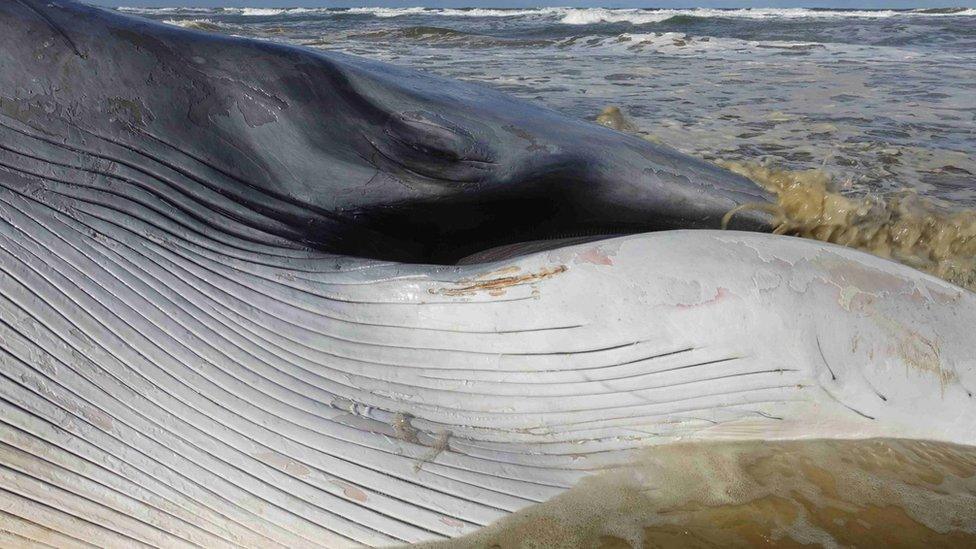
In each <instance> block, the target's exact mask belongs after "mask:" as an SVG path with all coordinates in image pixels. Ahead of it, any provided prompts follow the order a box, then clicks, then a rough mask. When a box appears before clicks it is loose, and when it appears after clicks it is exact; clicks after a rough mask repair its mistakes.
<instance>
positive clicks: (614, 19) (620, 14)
mask: <svg viewBox="0 0 976 549" xmlns="http://www.w3.org/2000/svg"><path fill="white" fill-rule="evenodd" d="M561 11H562V16H563V17H562V19H561V20H560V23H564V24H567V25H592V24H596V23H632V24H635V25H643V24H647V23H658V22H661V21H665V20H667V19H670V18H672V17H675V16H679V15H685V16H693V17H702V18H727V19H733V18H738V19H843V18H873V19H883V18H888V17H896V16H914V17H918V16H922V17H951V16H956V17H958V16H967V15H976V9H966V10H962V11H957V12H951V13H928V12H912V11H894V10H843V11H840V10H838V11H824V10H813V9H807V8H779V9H777V8H755V9H709V8H695V9H660V10H646V9H608V8H562V9H561Z"/></svg>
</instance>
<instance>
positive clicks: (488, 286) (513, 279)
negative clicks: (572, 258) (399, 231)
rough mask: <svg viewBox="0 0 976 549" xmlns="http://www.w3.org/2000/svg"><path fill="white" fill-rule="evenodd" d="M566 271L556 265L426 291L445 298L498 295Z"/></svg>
mask: <svg viewBox="0 0 976 549" xmlns="http://www.w3.org/2000/svg"><path fill="white" fill-rule="evenodd" d="M567 270H568V267H566V266H565V265H557V266H555V267H551V268H548V267H547V268H543V269H540V270H539V271H538V272H535V273H526V274H521V275H512V276H503V277H499V278H492V279H489V280H479V281H468V282H461V284H466V285H464V286H461V287H460V288H430V289H429V290H427V291H428V292H430V293H432V294H440V295H447V296H464V295H470V294H473V293H477V292H489V293H490V294H492V295H498V294H497V292H501V291H504V290H505V289H507V288H511V287H513V286H521V285H524V284H531V283H533V282H538V281H540V280H545V279H547V278H552V277H554V276H556V275H558V274H560V273H564V272H566V271H567Z"/></svg>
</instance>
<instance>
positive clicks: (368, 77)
mask: <svg viewBox="0 0 976 549" xmlns="http://www.w3.org/2000/svg"><path fill="white" fill-rule="evenodd" d="M0 52H2V56H0V101H2V112H3V113H4V115H5V116H6V117H9V118H10V119H14V120H17V121H19V122H21V123H23V124H26V125H27V126H28V127H31V128H35V129H39V130H43V133H44V134H45V135H46V136H47V137H48V138H49V139H51V140H53V141H55V142H58V143H64V144H68V145H71V146H73V147H76V148H77V150H78V151H79V152H78V154H79V155H82V156H85V155H90V156H94V157H96V158H97V157H98V155H97V154H94V155H92V153H93V152H94V153H97V150H94V151H93V149H92V148H91V146H92V145H91V143H92V139H93V137H96V136H97V140H98V141H99V142H103V141H108V142H111V143H113V144H114V145H113V146H117V147H119V148H121V149H124V150H125V151H127V153H126V154H127V155H129V156H131V160H130V163H132V164H134V165H135V166H134V167H135V168H136V169H137V171H139V170H141V171H143V172H146V173H150V174H157V172H159V171H160V170H163V171H165V172H166V177H165V178H164V179H165V180H166V182H167V184H166V186H165V188H160V185H159V183H158V181H157V179H158V178H147V179H146V180H145V181H142V180H139V181H134V182H133V183H134V184H142V185H144V186H145V187H147V188H152V192H154V193H156V194H158V195H160V196H162V197H163V198H164V199H165V198H166V196H167V195H168V194H172V193H181V194H183V195H187V196H191V195H192V197H193V201H194V203H196V204H198V205H200V208H198V209H197V210H196V211H193V212H189V211H188V212H186V213H187V214H189V215H193V216H195V217H197V218H200V219H204V220H205V221H206V222H208V223H214V224H220V223H225V222H224V221H222V220H224V219H230V220H233V223H234V224H235V226H236V227H238V228H237V229H235V230H236V231H237V232H238V233H241V232H245V233H247V234H246V236H247V238H251V239H256V240H262V239H265V238H269V239H274V240H275V241H276V242H280V241H282V240H284V241H288V242H291V243H294V244H295V245H296V246H305V247H310V248H315V249H319V250H323V251H328V252H335V253H341V254H347V255H356V256H362V257H373V258H381V259H393V260H401V261H409V262H431V263H451V262H454V261H456V260H458V259H459V258H461V257H464V256H466V255H469V254H471V253H474V252H477V251H478V250H482V249H486V248H490V247H493V246H498V245H504V244H510V243H513V242H520V241H530V240H540V239H548V238H565V237H579V236H580V235H594V234H601V235H609V234H622V233H637V232H647V231H655V230H663V229H672V228H718V227H719V226H720V224H721V219H722V217H723V216H724V215H725V214H726V213H727V212H728V211H729V210H731V209H732V208H734V207H736V206H738V205H741V204H743V203H748V202H755V201H764V200H767V199H768V198H769V197H768V196H767V195H765V194H764V193H763V192H761V191H760V190H758V189H757V188H756V186H755V185H754V184H752V183H751V182H749V181H748V180H746V179H744V178H742V177H739V176H737V175H734V174H732V173H730V172H728V171H725V170H722V169H720V168H718V167H715V166H713V165H711V164H708V163H706V162H703V161H701V160H697V159H694V158H691V157H689V156H686V155H683V154H680V153H678V152H676V151H674V150H672V149H670V148H667V147H663V146H660V145H655V144H652V143H649V142H646V141H644V140H642V139H639V138H636V137H632V136H628V135H624V134H622V133H619V132H615V131H613V130H610V129H607V128H603V127H600V126H597V125H594V124H590V123H586V122H583V121H578V120H573V119H570V118H567V117H564V116H561V115H560V114H558V113H556V112H553V111H550V110H547V109H544V108H540V107H538V106H536V105H533V104H531V103H528V102H523V101H518V100H516V99H513V98H511V97H508V96H506V95H504V94H502V93H499V92H496V91H493V90H491V89H488V88H485V87H482V86H478V85H473V84H468V83H462V82H456V81H451V80H446V79H442V78H437V77H433V76H429V75H425V74H420V73H417V72H413V71H409V70H404V69H400V68H397V67H394V66H390V65H386V64H383V63H378V62H373V61H368V60H364V59H358V58H354V57H350V56H346V55H341V54H336V53H327V52H321V51H316V50H309V49H302V48H297V47H290V46H285V45H280V44H273V43H266V42H259V41H254V40H247V39H238V38H232V37H225V36H215V35H210V34H206V33H200V32H194V31H187V30H183V29H179V28H175V27H171V26H167V25H162V24H157V23H154V22H150V21H146V20H142V19H139V18H133V17H128V16H123V15H120V14H117V13H114V12H110V11H106V10H102V9H97V8H93V7H88V6H85V5H82V4H78V3H74V2H69V1H64V0H58V1H55V2H53V3H52V2H42V1H34V0H5V1H3V2H0ZM17 135H19V134H18V133H17V132H16V131H13V130H10V129H7V130H5V132H4V134H3V140H4V141H3V143H4V144H8V145H9V144H11V140H16V139H18V138H17V137H16V136H17ZM45 158H46V157H44V156H43V155H39V156H38V161H37V164H38V166H37V170H39V171H40V172H41V173H40V174H39V175H41V176H42V177H45V176H46V175H45V174H47V173H49V170H53V169H54V168H52V167H50V166H49V165H45V164H44V162H45ZM112 158H115V157H114V156H113V157H112ZM94 161H95V160H93V162H94ZM140 173H141V172H140ZM35 175H38V174H35ZM157 175H158V174H157ZM137 179H138V178H137ZM154 187H155V188H154ZM204 190H207V192H209V195H208V194H206V193H204V192H203V191H204ZM207 196H213V197H217V198H207ZM227 199H229V200H227ZM208 210H210V212H209V213H208ZM211 214H212V215H211ZM228 223H229V222H228ZM732 226H733V227H734V228H740V229H751V230H764V229H766V228H768V227H767V226H766V220H765V219H764V218H763V217H762V215H761V214H743V215H741V216H737V218H736V219H735V220H734V221H733V225H732ZM241 227H243V228H241ZM221 230H228V229H227V228H226V227H225V226H221Z"/></svg>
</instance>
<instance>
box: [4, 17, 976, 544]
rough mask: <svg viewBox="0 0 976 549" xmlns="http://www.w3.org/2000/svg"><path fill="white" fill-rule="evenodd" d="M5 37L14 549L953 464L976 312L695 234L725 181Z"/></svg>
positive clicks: (366, 101) (374, 522)
mask: <svg viewBox="0 0 976 549" xmlns="http://www.w3.org/2000/svg"><path fill="white" fill-rule="evenodd" d="M0 30H2V32H0V51H2V53H3V55H2V56H0V376H2V382H0V524H2V528H0V532H2V535H3V536H5V537H4V538H3V539H6V540H7V541H11V542H12V543H14V542H23V541H24V540H36V541H43V542H45V543H49V544H53V545H58V546H83V545H98V546H127V547H128V546H133V545H156V546H184V545H204V546H208V547H211V546H212V547H220V546H237V545H251V546H261V547H270V546H313V545H324V546H349V545H383V544H390V543H397V542H413V541H419V540H426V539H436V538H447V537H453V536H458V535H461V534H465V533H468V532H471V531H473V530H475V529H477V528H478V527H480V526H482V525H485V524H487V523H489V522H492V521H494V520H496V519H498V518H500V517H503V516H505V515H506V514H509V513H511V512H513V511H516V510H518V509H521V508H523V507H525V506H527V505H530V504H533V503H536V502H541V501H545V500H547V499H549V498H551V497H552V496H554V495H557V494H559V493H561V492H563V491H564V490H565V489H567V488H568V487H570V486H572V485H573V484H574V483H576V482H577V481H578V480H579V479H580V478H582V477H584V476H586V475H589V474H591V473H593V472H594V471H599V470H602V469H605V468H607V467H613V466H616V465H619V464H622V463H626V462H627V461H628V460H629V459H630V458H631V456H632V455H633V454H634V453H635V452H637V451H639V449H640V448H642V447H644V446H647V445H650V444H662V443H667V442H670V441H673V440H678V439H793V438H866V437H877V436H886V437H906V438H925V439H934V440H943V441H947V442H955V443H961V444H973V443H976V440H974V439H976V435H974V433H976V431H974V430H973V429H972V417H973V413H974V407H976V398H974V397H973V393H972V391H973V390H976V355H974V353H973V352H972V342H971V335H970V331H971V326H973V325H974V324H976V302H974V300H976V298H974V296H973V294H971V293H970V292H967V291H966V290H963V289H961V288H957V287H955V286H952V285H951V284H948V283H946V282H943V281H941V280H938V279H935V278H933V277H930V276H928V275H925V274H923V273H919V272H916V271H914V270H912V269H909V268H907V267H904V266H901V265H898V264H895V263H892V262H889V261H886V260H883V259H879V258H876V257H873V256H869V255H866V254H864V253H861V252H857V251H853V250H848V249H844V248H839V247H836V246H832V245H827V244H822V243H817V242H812V241H803V240H799V239H791V238H784V237H777V236H772V235H768V234H762V233H760V232H733V231H715V230H710V229H715V228H717V227H718V225H719V223H720V220H721V218H722V216H723V215H724V214H725V213H726V212H727V211H728V210H730V209H731V208H733V207H735V206H737V205H741V204H744V203H747V202H751V201H757V200H764V199H765V198H766V197H765V196H764V195H763V194H762V193H760V192H759V191H757V190H754V189H753V188H752V186H751V184H750V183H749V182H748V181H746V180H744V179H742V178H739V177H737V176H734V175H732V174H730V173H728V172H726V171H724V170H721V169H719V168H716V167H712V166H710V165H708V164H705V163H703V162H701V161H697V160H694V159H691V158H688V157H685V156H683V155H681V154H679V153H677V152H674V151H672V150H670V149H667V148H663V147H659V146H656V145H653V144H650V143H645V142H643V141H641V140H638V139H636V138H632V137H628V136H625V135H622V134H619V133H616V132H612V131H610V130H607V129H605V128H600V127H597V126H593V125H589V124H585V123H582V122H576V121H572V120H568V119H565V118H563V117H560V116H559V115H558V114H556V113H553V112H550V111H546V110H544V109H541V108H538V107H535V106H532V105H529V104H526V103H522V102H519V101H515V100H513V99H510V98H507V97H506V96H504V95H502V94H498V93H496V92H492V91H490V90H487V89H485V88H482V87H478V86H473V85H467V84H462V83H456V82H451V81H446V80H441V79H437V78H433V77H429V76H424V75H419V74H416V73H412V72H409V71H404V70H401V69H397V68H394V67H389V66H387V65H382V64H379V63H373V62H367V61H363V60H359V59H355V58H352V57H347V56H342V55H338V54H331V53H330V54H326V53H321V52H313V51H310V50H303V49H297V48H291V47H286V46H282V45H278V44H270V43H261V42H255V41H250V40H243V39H236V38H228V37H216V36H210V35H206V34H202V33H195V32H191V31H186V30H181V29H175V28H170V27H166V26H161V25H157V24H153V23H150V22H146V21H142V20H139V19H135V18H129V17H125V16H120V15H118V14H115V13H111V12H107V11H103V10H99V9H95V8H90V7H86V6H83V5H80V4H76V3H74V2H68V1H64V0H57V1H54V2H35V1H34V0H17V1H11V2H4V3H2V4H0ZM737 220H738V221H737V222H738V223H739V225H738V228H741V229H760V230H761V229H763V228H764V227H765V224H766V220H765V219H764V218H763V217H761V215H759V214H755V216H754V217H749V215H746V216H743V217H740V218H737ZM671 229H677V230H671ZM690 229H696V230H690ZM590 235H626V236H618V237H615V238H609V239H604V240H599V241H591V240H589V238H590ZM566 237H570V238H571V240H569V241H567V240H555V241H552V242H554V243H550V244H549V245H546V244H541V245H535V244H534V245H527V246H526V245H521V244H518V243H520V242H528V241H542V240H545V239H548V238H557V239H558V238H566ZM495 246H501V248H495V250H496V251H491V252H486V253H485V254H483V255H480V256H479V255H477V253H478V252H479V251H481V250H486V249H488V248H492V247H495ZM499 249H500V250H501V251H500V252H499V251H497V250H499ZM472 253H474V254H476V255H475V259H474V260H471V259H470V256H471V254H472ZM466 256H468V257H469V259H468V260H465V261H462V262H461V263H462V264H454V263H456V262H457V260H459V259H461V258H464V257H466Z"/></svg>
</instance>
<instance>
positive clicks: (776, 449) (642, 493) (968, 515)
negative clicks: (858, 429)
mask: <svg viewBox="0 0 976 549" xmlns="http://www.w3.org/2000/svg"><path fill="white" fill-rule="evenodd" d="M974 543H976V448H972V447H965V446H957V445H952V444H944V443H935V442H926V441H911V440H897V439H870V440H808V441H784V442H764V441H755V442H732V443H729V442H701V443H682V444H675V445H668V446H657V447H651V448H648V449H646V450H644V451H642V453H640V454H638V456H637V457H636V459H635V460H634V462H633V463H632V464H631V465H630V466H627V467H623V468H620V469H617V470H614V471H610V472H606V473H603V474H600V475H597V476H594V477H590V478H587V479H585V480H583V481H582V482H580V483H579V484H578V485H577V486H576V487H574V488H573V489H572V490H570V491H569V492H566V493H565V494H562V495H560V496H558V497H556V498H553V499H552V500H550V501H547V502H545V503H542V504H539V505H535V506H533V507H529V508H527V509H524V510H522V511H520V512H518V513H516V514H514V515H512V516H510V517H507V518H505V519H502V520H500V521H498V522H496V523H495V524H492V525H490V526H488V527H487V528H485V529H483V530H481V531H479V532H477V533H475V534H472V535H470V536H468V537H466V538H462V539H460V540H453V541H450V542H445V543H443V544H437V543H433V544H429V545H427V546H426V547H430V548H437V547H448V546H450V547H462V548H464V547H471V548H474V547H479V548H480V547H492V548H498V549H505V548H529V547H600V548H617V547H729V546H737V547H747V546H748V547H755V546H760V545H762V546H769V547H799V546H804V545H809V544H815V545H818V546H837V545H840V546H848V547H850V546H857V547H894V546H899V547H909V546H910V547H919V546H922V547H963V546H972V545H973V544H974Z"/></svg>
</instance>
